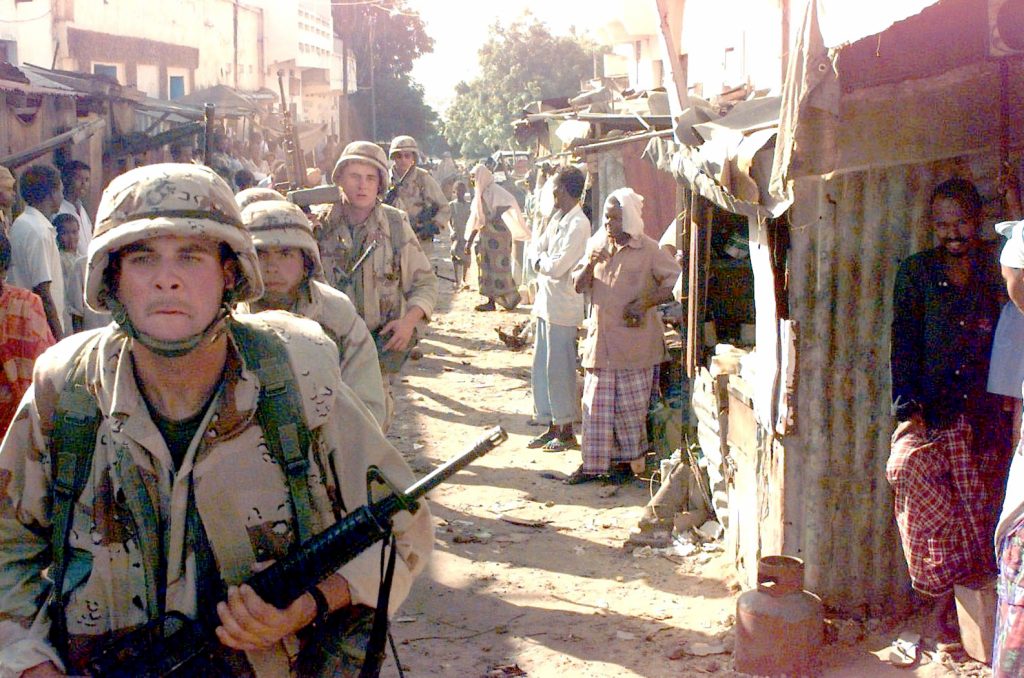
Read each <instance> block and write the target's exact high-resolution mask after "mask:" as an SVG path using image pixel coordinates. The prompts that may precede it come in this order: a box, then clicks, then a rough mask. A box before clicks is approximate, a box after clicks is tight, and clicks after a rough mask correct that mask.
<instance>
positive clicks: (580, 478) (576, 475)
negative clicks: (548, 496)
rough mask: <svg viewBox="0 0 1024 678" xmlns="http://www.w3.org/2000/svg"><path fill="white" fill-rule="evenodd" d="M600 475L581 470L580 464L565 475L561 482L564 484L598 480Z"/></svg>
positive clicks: (580, 483) (579, 483)
mask: <svg viewBox="0 0 1024 678" xmlns="http://www.w3.org/2000/svg"><path fill="white" fill-rule="evenodd" d="M600 478H601V476H599V475H591V474H589V473H584V472H583V467H582V466H580V467H579V468H578V469H576V470H575V471H573V472H572V473H571V474H569V475H568V476H566V478H565V479H564V480H562V483H563V484H565V485H582V484H583V483H589V482H592V481H595V480H599V479H600Z"/></svg>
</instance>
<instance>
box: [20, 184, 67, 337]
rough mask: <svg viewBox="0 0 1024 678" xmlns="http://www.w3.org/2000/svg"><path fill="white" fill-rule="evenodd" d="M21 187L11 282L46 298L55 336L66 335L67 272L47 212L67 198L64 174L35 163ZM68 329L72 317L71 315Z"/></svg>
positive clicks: (41, 297)
mask: <svg viewBox="0 0 1024 678" xmlns="http://www.w3.org/2000/svg"><path fill="white" fill-rule="evenodd" d="M18 190H19V192H20V193H21V199H22V200H24V201H25V211H24V212H22V213H21V215H20V216H19V217H18V218H17V219H15V220H14V224H12V225H11V237H10V240H11V270H9V271H8V272H7V277H8V280H9V282H10V283H11V284H12V285H14V286H16V287H23V288H25V289H26V290H32V291H33V292H35V293H36V294H37V295H39V298H40V299H41V300H42V302H43V311H45V313H46V322H47V323H49V325H50V331H51V332H53V336H54V338H55V339H57V340H60V338H61V337H63V336H64V323H65V317H64V316H65V310H66V309H65V305H64V273H63V272H62V271H61V266H60V251H59V250H58V249H57V229H55V228H54V227H53V224H51V223H50V220H49V219H48V218H47V217H46V215H47V214H53V213H54V212H56V211H57V208H58V207H60V202H61V200H62V198H63V196H62V193H61V182H60V175H59V174H58V173H57V170H55V169H53V168H52V167H49V166H47V165H32V166H31V167H29V168H28V169H26V170H25V171H24V172H22V174H21V179H20V181H19V186H18ZM67 325H68V328H67V329H68V331H69V332H70V331H71V319H70V318H67Z"/></svg>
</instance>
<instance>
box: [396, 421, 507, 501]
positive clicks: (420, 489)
mask: <svg viewBox="0 0 1024 678" xmlns="http://www.w3.org/2000/svg"><path fill="white" fill-rule="evenodd" d="M506 440H508V433H506V432H505V429H503V428H502V427H500V426H495V427H493V428H490V429H488V430H487V432H486V433H485V434H484V435H483V437H481V438H480V439H479V440H478V441H477V442H476V444H475V445H473V447H472V448H470V449H468V450H466V451H465V452H463V453H462V454H460V455H459V456H457V457H453V458H451V459H449V460H448V461H446V462H445V463H443V464H441V465H440V466H438V467H437V468H436V469H434V470H433V471H431V472H430V473H428V474H427V475H425V476H423V477H422V478H420V479H419V480H417V481H416V482H415V483H413V484H412V485H411V486H410V487H409V489H407V490H406V491H405V496H406V498H407V499H409V500H411V501H415V500H417V499H419V498H420V497H422V496H423V495H425V494H426V493H427V492H430V491H431V490H432V489H434V488H435V487H437V486H438V485H440V484H441V483H443V482H444V481H446V480H448V479H449V478H451V477H452V476H453V475H455V474H456V473H458V472H459V471H461V470H462V469H463V468H465V467H466V466H468V465H469V464H471V463H473V462H474V461H475V460H477V459H479V458H480V457H482V456H484V455H485V454H487V453H488V452H490V451H491V450H493V449H494V448H495V447H497V446H498V445H500V444H501V443H503V442H505V441H506Z"/></svg>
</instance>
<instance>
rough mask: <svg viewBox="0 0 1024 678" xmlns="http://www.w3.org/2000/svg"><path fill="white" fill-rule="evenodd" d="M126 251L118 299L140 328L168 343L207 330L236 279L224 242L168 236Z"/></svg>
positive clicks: (122, 251) (141, 243)
mask: <svg viewBox="0 0 1024 678" xmlns="http://www.w3.org/2000/svg"><path fill="white" fill-rule="evenodd" d="M120 252H121V254H120V259H121V266H120V272H119V274H118V282H117V298H118V300H119V301H120V302H121V304H123V305H124V307H125V310H126V311H127V312H128V317H129V318H130V319H131V321H132V324H133V325H135V327H136V329H138V330H139V331H140V332H143V333H145V334H148V335H150V336H152V337H155V338H156V339H161V340H164V341H179V340H181V339H186V338H188V337H191V336H193V335H195V334H199V333H200V332H202V331H203V330H204V329H206V327H207V326H208V325H209V324H210V323H211V322H213V319H214V318H215V317H216V316H217V312H218V311H219V310H220V305H221V300H222V299H223V296H224V290H225V288H226V287H227V286H228V285H229V284H233V281H234V279H235V278H234V269H233V267H232V265H231V264H229V263H228V262H222V261H221V256H220V247H219V244H218V243H217V242H215V241H212V240H208V239H206V238H199V237H194V236H192V237H181V236H175V235H165V236H160V237H157V238H149V239H148V240H143V241H140V242H137V243H133V244H131V245H128V246H126V247H124V248H123V249H122V250H121V251H120Z"/></svg>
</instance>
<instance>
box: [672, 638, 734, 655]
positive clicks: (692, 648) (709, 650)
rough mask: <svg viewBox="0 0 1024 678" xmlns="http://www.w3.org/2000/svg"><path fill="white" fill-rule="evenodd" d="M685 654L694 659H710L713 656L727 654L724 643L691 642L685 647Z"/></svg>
mask: <svg viewBox="0 0 1024 678" xmlns="http://www.w3.org/2000/svg"><path fill="white" fill-rule="evenodd" d="M683 652H685V653H686V654H688V655H691V656H693V657H709V656H711V655H713V654H725V652H726V649H725V644H724V643H701V642H697V641H694V642H691V643H687V644H686V645H684V646H683Z"/></svg>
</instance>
